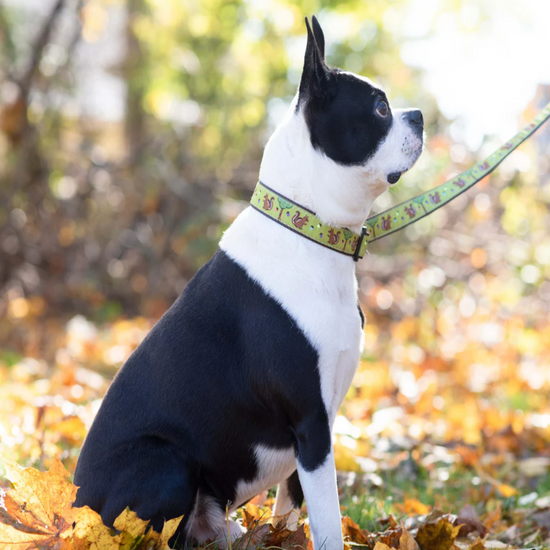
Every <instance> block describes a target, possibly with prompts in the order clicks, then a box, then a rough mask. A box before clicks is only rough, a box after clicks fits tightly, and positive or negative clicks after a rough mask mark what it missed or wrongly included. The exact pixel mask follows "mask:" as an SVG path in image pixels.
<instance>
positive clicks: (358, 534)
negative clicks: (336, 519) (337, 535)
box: [342, 516, 369, 544]
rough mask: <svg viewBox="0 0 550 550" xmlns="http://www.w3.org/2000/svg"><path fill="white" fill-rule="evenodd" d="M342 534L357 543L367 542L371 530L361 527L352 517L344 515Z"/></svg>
mask: <svg viewBox="0 0 550 550" xmlns="http://www.w3.org/2000/svg"><path fill="white" fill-rule="evenodd" d="M342 534H343V535H344V537H348V538H349V540H350V541H351V542H355V543H357V544H367V542H368V540H369V539H368V534H369V532H368V531H366V530H365V529H361V527H359V525H357V523H355V522H354V521H353V520H352V519H351V518H350V517H348V516H343V517H342Z"/></svg>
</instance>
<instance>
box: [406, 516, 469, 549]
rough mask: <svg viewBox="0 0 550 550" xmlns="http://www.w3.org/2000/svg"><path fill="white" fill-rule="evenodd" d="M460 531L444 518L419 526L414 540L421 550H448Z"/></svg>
mask: <svg viewBox="0 0 550 550" xmlns="http://www.w3.org/2000/svg"><path fill="white" fill-rule="evenodd" d="M459 531H460V527H455V526H453V524H452V523H451V522H450V521H449V520H448V519H446V518H440V519H438V520H436V521H433V522H432V521H430V522H427V523H424V524H423V525H421V526H420V527H419V529H418V534H417V535H416V540H417V542H418V544H419V545H420V547H421V548H422V550H450V549H451V548H452V546H453V544H454V540H455V538H456V537H457V535H458V532H459Z"/></svg>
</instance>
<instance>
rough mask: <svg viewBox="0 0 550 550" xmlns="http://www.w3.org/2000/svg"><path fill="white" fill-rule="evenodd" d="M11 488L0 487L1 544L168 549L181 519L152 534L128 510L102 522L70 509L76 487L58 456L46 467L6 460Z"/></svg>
mask: <svg viewBox="0 0 550 550" xmlns="http://www.w3.org/2000/svg"><path fill="white" fill-rule="evenodd" d="M4 462H5V465H6V470H7V476H6V477H7V478H8V479H9V480H10V481H11V482H12V483H13V485H14V487H15V488H14V490H12V491H9V492H5V491H0V549H2V550H3V549H4V548H6V549H8V548H10V549H11V548H14V547H16V548H17V549H18V550H31V549H33V550H36V549H37V548H40V549H41V550H42V549H43V550H47V549H51V550H141V549H144V550H145V549H147V550H168V549H169V546H168V541H169V540H170V538H171V537H172V536H173V535H174V533H175V531H176V529H177V527H178V525H179V523H180V521H181V519H182V518H181V517H180V518H175V519H172V520H170V521H167V522H165V524H164V527H163V530H162V533H156V532H155V531H153V530H152V529H151V528H150V527H149V522H148V521H144V520H142V519H140V518H138V517H137V515H136V514H135V513H134V512H132V511H130V510H128V509H126V510H124V511H123V512H122V513H121V514H120V515H119V516H118V518H117V519H116V520H115V523H114V525H115V528H116V531H115V530H113V529H110V528H109V527H106V526H105V525H104V524H103V522H102V520H101V516H100V515H99V514H98V513H97V512H94V511H93V510H92V509H91V508H88V507H87V506H84V507H83V508H73V507H72V505H73V503H74V500H75V497H76V491H77V488H76V487H75V486H74V485H73V484H72V483H71V482H70V481H69V472H68V471H67V470H66V469H65V468H64V466H63V464H62V463H61V461H60V460H59V459H55V460H54V461H53V462H52V465H51V467H50V470H49V471H48V472H45V473H43V472H39V471H38V470H35V469H34V468H22V467H21V466H19V465H18V464H16V463H14V462H11V461H9V460H5V461H4Z"/></svg>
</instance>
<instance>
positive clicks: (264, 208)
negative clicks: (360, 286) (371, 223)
mask: <svg viewBox="0 0 550 550" xmlns="http://www.w3.org/2000/svg"><path fill="white" fill-rule="evenodd" d="M250 204H251V206H252V207H253V208H254V209H256V210H257V211H258V212H260V213H261V214H263V215H264V216H267V217H268V218H271V219H272V220H274V221H275V222H277V223H278V224H280V225H282V226H284V227H286V228H287V229H290V230H291V231H294V233H298V234H299V235H302V237H305V238H306V239H309V240H310V241H313V242H316V243H317V244H320V245H321V246H324V247H326V248H330V249H331V250H334V251H335V252H339V253H340V254H344V255H345V256H350V257H351V258H353V259H354V260H355V261H356V262H357V261H359V259H360V258H362V257H363V256H364V255H365V252H366V250H367V244H368V239H367V238H365V237H367V236H368V235H369V228H368V227H367V226H365V227H363V230H362V231H361V233H355V232H354V231H351V230H350V229H346V228H345V227H333V226H331V225H328V224H326V223H323V222H322V221H321V220H320V219H319V218H318V217H317V216H316V214H315V213H314V212H312V211H311V210H309V209H307V208H306V207H305V206H302V205H301V204H298V203H297V202H294V201H291V200H290V199H289V198H288V197H285V196H284V195H281V194H280V193H277V191H275V190H273V189H271V187H268V186H267V185H265V184H264V183H262V182H261V181H259V182H258V183H257V185H256V189H255V190H254V194H253V195H252V198H251V199H250Z"/></svg>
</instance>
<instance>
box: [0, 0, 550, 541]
mask: <svg viewBox="0 0 550 550" xmlns="http://www.w3.org/2000/svg"><path fill="white" fill-rule="evenodd" d="M406 4H407V2H406V1H405V0H394V1H393V2H386V1H382V0H373V1H369V2H368V3H364V2H357V1H352V0H349V1H343V2H333V1H331V2H328V1H327V2H314V1H303V2H298V3H297V2H293V3H290V2H286V1H284V0H273V1H270V2H252V1H249V2H245V1H243V2H231V1H222V0H209V1H203V2H200V3H197V2H190V1H187V0H183V1H181V0H162V1H161V0H126V1H123V0H110V1H107V0H103V1H102V0H88V1H87V2H80V1H78V0H71V1H69V0H56V1H49V2H38V1H37V2H36V6H34V7H32V3H31V2H30V1H29V2H27V3H25V4H21V5H19V4H18V3H16V2H9V3H8V2H6V1H4V2H1V1H0V110H1V115H0V453H1V454H3V455H5V456H7V457H11V458H13V459H16V460H18V461H20V463H22V464H25V465H34V466H37V467H39V468H40V469H44V468H45V467H46V466H49V465H50V463H51V459H52V457H54V456H57V455H60V456H61V457H62V459H63V462H64V464H65V465H66V466H67V467H68V468H69V470H70V471H73V469H74V465H75V462H76V457H77V454H78V449H79V448H80V445H81V443H82V440H83V437H84V435H85V433H86V429H87V427H89V425H90V423H91V421H92V419H93V416H94V414H95V412H96V411H97V409H98V407H99V404H100V402H101V397H102V396H103V394H104V392H105V390H106V388H107V386H108V383H109V381H110V380H111V379H112V377H113V376H114V374H115V373H116V371H117V369H118V368H119V367H120V365H121V364H122V363H123V361H124V360H125V358H126V357H127V356H128V355H129V353H130V352H131V351H132V349H134V347H135V346H136V345H137V344H138V343H139V342H140V341H141V339H142V338H143V337H144V335H145V334H146V333H147V332H148V330H149V329H150V328H151V326H152V324H153V323H154V321H155V319H157V318H158V317H159V316H160V315H161V314H162V313H163V312H164V311H165V309H166V308H167V307H168V306H169V305H170V303H171V302H172V301H173V299H174V298H175V297H176V296H177V294H178V293H179V292H180V291H181V290H182V289H183V288H184V286H185V284H186V283H187V281H188V280H189V278H190V277H191V276H192V275H193V273H194V272H195V271H196V269H197V268H198V267H199V266H200V265H202V264H203V263H204V262H205V261H206V260H207V259H208V258H209V257H210V256H211V255H212V253H213V251H214V250H215V248H216V245H217V241H218V239H219V237H220V235H221V233H222V231H223V230H224V228H225V227H226V226H227V225H228V224H229V223H230V222H231V221H232V219H233V218H234V217H235V216H236V215H237V214H238V213H239V212H240V210H241V209H242V208H243V207H244V205H245V204H246V201H247V200H248V197H249V193H250V191H251V190H252V188H253V186H254V184H255V182H256V178H257V173H258V169H259V163H260V160H261V151H262V147H263V144H264V143H265V141H266V139H267V137H268V136H269V134H270V132H271V131H272V130H273V128H274V126H275V124H276V122H277V121H278V120H279V119H280V117H281V113H283V112H284V110H285V109H286V107H287V106H288V104H289V103H290V100H291V98H292V96H293V94H294V92H295V90H296V87H297V84H298V79H299V76H300V70H301V65H302V57H303V48H304V45H305V39H304V26H303V16H304V15H305V14H312V13H316V14H318V15H319V18H320V20H321V24H322V25H323V26H324V27H325V33H326V35H327V55H328V60H329V62H330V63H331V64H333V65H336V66H341V67H343V68H345V69H348V70H352V71H355V72H359V73H362V74H364V75H366V76H369V77H371V78H373V79H374V80H376V81H377V82H379V83H380V84H382V85H383V86H384V87H385V88H386V89H387V91H388V96H389V97H390V98H392V99H393V103H394V104H395V105H397V106H417V107H420V108H421V109H422V110H423V113H424V118H425V121H426V130H427V134H428V143H427V149H426V151H425V152H424V154H423V156H422V157H421V159H420V161H419V162H418V164H417V166H416V167H415V169H414V170H413V171H411V173H410V174H407V175H406V176H404V177H403V179H402V182H401V183H400V184H399V186H398V187H397V188H395V187H394V188H392V190H391V193H388V194H386V195H385V196H383V197H381V198H380V200H379V201H378V204H377V208H378V209H384V208H387V207H389V206H390V205H391V204H393V203H397V202H400V201H401V200H404V199H406V198H408V197H411V196H413V195H414V194H415V193H417V192H419V191H421V190H426V189H428V188H430V187H432V186H433V185H437V184H439V183H442V182H443V181H445V180H446V179H449V178H450V177H452V176H453V175H454V174H456V173H458V172H460V171H462V170H464V169H467V168H468V167H469V166H471V165H472V164H473V163H474V162H475V161H476V160H478V159H479V158H482V157H483V156H484V155H485V154H486V153H489V152H490V151H491V150H492V149H493V148H496V146H498V145H499V144H498V143H494V142H493V141H492V140H491V139H490V138H487V139H486V141H485V143H484V144H483V146H482V148H481V150H480V151H479V152H477V153H472V152H471V151H469V150H468V149H467V148H466V147H465V146H464V145H463V144H462V143H457V142H455V141H454V140H453V139H452V137H451V132H450V131H449V122H448V121H445V120H444V119H443V117H442V116H441V115H440V114H439V112H438V110H437V105H436V102H435V101H434V99H433V98H432V97H431V96H430V95H429V94H426V93H425V92H424V91H423V90H422V85H421V74H420V72H419V71H418V70H413V69H410V68H407V67H406V66H404V64H403V63H402V62H401V60H400V58H399V52H400V45H401V42H402V41H403V40H404V37H403V36H402V35H400V34H399V33H396V32H395V28H396V24H395V21H396V20H398V19H399V17H402V16H403V15H402V13H403V9H402V8H403V7H404V6H405V5H406ZM459 4H460V2H450V1H449V2H441V5H442V7H441V10H442V11H443V12H444V14H445V16H451V17H453V16H455V15H456V13H457V10H458V7H459ZM482 15H483V17H490V13H489V12H485V11H483V14H482ZM94 78H95V79H100V84H101V86H103V85H105V86H106V85H107V84H109V85H110V86H111V85H112V86H111V87H109V88H108V89H109V90H110V91H112V92H113V97H105V96H103V95H101V94H100V93H99V92H100V88H101V86H100V87H99V88H98V87H97V86H94ZM98 94H99V98H95V100H94V96H95V95H98ZM548 96H549V91H548V89H544V88H542V87H541V89H540V93H539V96H538V97H536V98H534V100H533V103H532V105H530V106H528V107H527V109H526V112H525V119H529V118H530V117H532V116H533V115H534V114H535V112H536V109H537V108H538V107H539V106H541V104H542V103H544V102H546V101H548ZM117 98H118V99H117ZM118 100H120V102H121V104H122V107H121V108H120V110H119V111H117V109H116V106H117V101H118ZM94 101H95V102H94ZM98 105H99V108H98ZM113 105H114V107H113ZM102 109H103V110H102ZM112 112H115V114H114V115H113V114H112ZM106 113H107V114H106ZM108 113H111V114H108ZM522 122H523V121H518V126H519V125H520V124H521V123H522ZM549 158H550V131H549V130H548V129H543V130H541V131H539V133H537V135H536V136H535V138H533V139H531V140H530V141H529V142H527V143H526V144H525V145H523V146H522V147H521V148H520V150H519V151H517V152H515V153H514V155H513V156H512V157H511V158H510V159H509V160H507V161H506V162H505V163H504V164H503V165H502V166H501V167H500V168H499V169H498V170H497V171H496V172H495V173H494V174H493V175H491V176H490V177H489V178H487V179H486V180H484V181H483V182H481V183H480V184H479V185H478V186H477V187H476V189H475V190H473V191H471V192H469V193H467V194H466V195H465V196H462V197H460V198H459V199H457V200H455V201H454V202H453V203H452V204H451V205H450V206H448V207H446V208H445V209H441V210H439V211H437V212H436V213H434V214H433V215H432V216H430V217H429V218H426V219H425V220H422V221H421V222H419V223H417V224H415V225H413V226H410V227H409V228H407V229H406V230H405V231H404V232H401V233H398V234H395V235H393V236H391V237H388V238H387V239H384V240H383V241H380V242H377V243H375V244H373V245H372V247H371V250H370V254H369V255H368V256H367V257H366V258H365V259H364V260H363V261H362V262H361V263H360V264H359V265H358V279H359V284H360V300H361V302H362V304H363V307H364V310H365V312H366V316H367V326H366V329H365V343H366V346H365V353H364V357H363V360H362V363H361V366H360V370H359V372H358V374H357V376H356V378H355V380H354V385H353V387H352V389H351V390H350V394H349V396H348V399H347V401H346V403H345V405H344V408H343V414H344V415H345V416H341V417H339V418H338V419H337V423H336V450H337V451H336V452H337V462H338V467H339V470H341V471H342V472H347V473H343V474H341V482H342V484H341V485H342V486H343V503H344V506H345V507H346V508H347V510H348V513H349V514H350V516H351V517H352V518H353V519H354V520H355V521H357V522H358V523H359V524H360V525H361V527H363V528H368V529H371V530H376V529H380V525H379V523H378V522H379V519H380V517H381V516H385V515H387V514H388V513H393V514H394V515H396V516H400V517H402V518H407V517H408V518H409V520H411V521H412V522H413V524H411V526H412V527H413V528H414V521H415V520H414V518H412V516H414V515H415V514H416V515H418V514H425V513H427V510H426V507H430V508H431V507H432V506H437V507H439V508H443V509H445V510H447V511H455V512H458V511H459V508H461V507H463V506H466V505H468V504H471V505H472V506H473V507H475V514H478V515H479V517H481V518H482V520H483V523H484V525H485V527H486V528H487V529H488V530H489V531H491V532H492V536H496V538H498V539H499V540H500V541H504V542H505V543H507V544H508V543H514V544H519V542H524V543H525V544H526V545H527V544H539V543H542V542H543V541H546V542H547V543H548V531H549V529H550V523H549V520H548V514H549V513H548V509H549V508H550V500H549V499H550V477H549V468H550V450H549V449H550V346H549V342H550V320H549V317H548V311H549V310H550V283H549V282H548V279H549V277H550V245H549V244H548V243H549V239H548V235H549V234H550V215H549V205H550V161H549ZM349 420H351V421H352V424H350V422H349ZM475 514H474V515H475ZM537 514H538V515H537ZM470 516H471V514H470ZM476 517H477V516H476ZM537 517H538V518H539V519H538V520H537V519H533V518H537ZM411 518H412V519H411ZM407 521H408V520H407ZM386 526H387V524H386ZM408 526H409V525H408ZM514 528H516V530H514ZM494 547H498V546H494Z"/></svg>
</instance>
